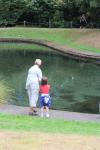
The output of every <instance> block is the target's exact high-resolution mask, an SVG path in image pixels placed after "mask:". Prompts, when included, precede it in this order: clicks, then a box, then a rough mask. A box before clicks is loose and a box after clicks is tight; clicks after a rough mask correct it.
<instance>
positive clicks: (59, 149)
mask: <svg viewBox="0 0 100 150" xmlns="http://www.w3.org/2000/svg"><path fill="white" fill-rule="evenodd" d="M0 150H100V136H83V135H72V134H67V135H66V134H52V133H49V134H48V133H36V132H35V133H34V132H14V131H12V132H9V131H0Z"/></svg>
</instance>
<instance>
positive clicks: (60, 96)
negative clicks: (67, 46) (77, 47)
mask: <svg viewBox="0 0 100 150" xmlns="http://www.w3.org/2000/svg"><path fill="white" fill-rule="evenodd" d="M36 58H40V59H42V60H43V65H42V68H41V69H42V71H43V75H45V76H47V77H48V80H49V84H51V87H52V92H51V95H52V99H53V100H52V109H59V110H67V111H77V112H88V113H98V103H99V101H100V66H99V65H96V64H91V63H86V62H82V61H79V60H73V59H71V58H68V57H65V56H62V55H60V54H53V53H51V52H48V53H39V52H38V53H36V52H35V53H34V52H32V51H30V52H29V51H26V52H25V51H14V52H13V51H3V52H0V91H1V92H0V95H1V97H0V99H6V101H7V102H8V103H9V104H15V105H21V106H28V97H27V93H26V90H25V82H26V77H27V72H28V69H29V67H30V66H31V65H32V63H33V61H34V60H35V59H36ZM5 97H6V98H5ZM38 106H39V104H38Z"/></svg>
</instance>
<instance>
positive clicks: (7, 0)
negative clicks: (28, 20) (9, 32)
mask: <svg viewBox="0 0 100 150" xmlns="http://www.w3.org/2000/svg"><path fill="white" fill-rule="evenodd" d="M24 9H25V2H24V0H21V1H20V0H13V1H12V0H0V25H1V26H7V25H10V26H11V25H14V24H15V23H16V22H17V20H18V18H19V16H20V15H21V14H22V13H23V11H24ZM5 10H6V11H5Z"/></svg>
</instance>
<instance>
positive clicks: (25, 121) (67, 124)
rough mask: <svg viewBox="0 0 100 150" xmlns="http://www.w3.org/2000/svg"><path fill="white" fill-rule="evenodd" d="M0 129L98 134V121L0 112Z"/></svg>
mask: <svg viewBox="0 0 100 150" xmlns="http://www.w3.org/2000/svg"><path fill="white" fill-rule="evenodd" d="M0 130H10V131H29V132H30V131H33V132H48V133H64V134H68V133H71V134H81V135H100V122H79V121H65V120H53V119H50V118H48V119H46V118H39V117H31V116H21V115H20V116H15V115H6V114H0Z"/></svg>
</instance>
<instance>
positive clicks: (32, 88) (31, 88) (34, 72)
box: [26, 59, 42, 115]
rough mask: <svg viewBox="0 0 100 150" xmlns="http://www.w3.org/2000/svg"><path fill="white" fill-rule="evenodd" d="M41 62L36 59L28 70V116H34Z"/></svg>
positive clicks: (40, 76) (40, 75)
mask: <svg viewBox="0 0 100 150" xmlns="http://www.w3.org/2000/svg"><path fill="white" fill-rule="evenodd" d="M41 63H42V61H41V60H40V59H36V60H35V62H34V65H33V66H32V67H30V68H29V71H28V76H27V80H26V90H27V93H28V97H29V105H30V110H29V115H34V114H36V112H37V111H36V105H37V100H38V96H39V88H40V82H41V80H42V71H41V69H40V66H41Z"/></svg>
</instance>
